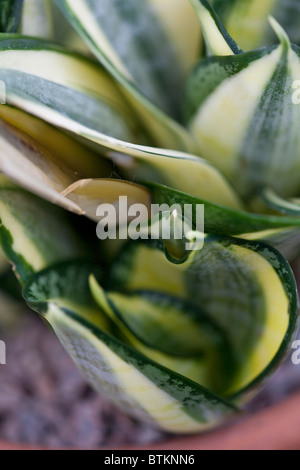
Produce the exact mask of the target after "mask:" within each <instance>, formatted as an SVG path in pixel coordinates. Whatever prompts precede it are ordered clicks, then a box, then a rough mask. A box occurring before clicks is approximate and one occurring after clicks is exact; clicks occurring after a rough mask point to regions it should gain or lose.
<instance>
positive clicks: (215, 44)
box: [189, 0, 242, 56]
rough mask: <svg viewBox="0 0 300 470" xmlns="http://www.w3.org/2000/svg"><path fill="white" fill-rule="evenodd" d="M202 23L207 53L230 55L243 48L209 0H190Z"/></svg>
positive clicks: (237, 52)
mask: <svg viewBox="0 0 300 470" xmlns="http://www.w3.org/2000/svg"><path fill="white" fill-rule="evenodd" d="M189 1H190V3H191V5H192V6H193V8H194V10H195V12H196V13H197V15H198V18H199V20H200V23H201V28H202V33H203V35H204V38H205V42H206V52H207V55H220V56H223V55H224V56H228V55H232V54H239V53H241V52H242V50H241V49H240V48H239V46H238V45H237V44H236V43H235V41H234V40H233V39H232V37H231V36H230V35H229V34H228V32H227V31H226V29H225V28H224V26H223V24H222V23H221V21H220V19H219V17H218V16H217V14H216V12H215V11H214V8H213V7H212V5H211V4H210V2H209V1H208V0H189Z"/></svg>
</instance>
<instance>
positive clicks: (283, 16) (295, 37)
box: [213, 0, 300, 50]
mask: <svg viewBox="0 0 300 470" xmlns="http://www.w3.org/2000/svg"><path fill="white" fill-rule="evenodd" d="M213 5H214V7H215V9H216V11H217V13H218V15H220V17H221V19H222V21H223V24H224V25H225V26H226V29H227V30H228V32H229V33H230V34H231V36H232V37H233V38H234V39H235V40H236V41H237V42H238V43H239V44H240V45H241V47H242V48H243V49H244V50H251V49H255V48H257V47H262V46H267V45H271V44H275V43H276V38H275V36H274V35H273V34H272V32H271V31H270V29H269V27H268V16H269V15H272V16H274V18H276V20H277V21H279V23H280V24H282V26H283V27H284V28H285V30H286V31H287V32H288V34H289V36H290V38H291V40H292V42H293V43H295V44H298V45H299V44H300V33H299V15H300V5H299V3H298V1H297V0H296V1H295V0H264V1H263V2H262V1H260V0H213Z"/></svg>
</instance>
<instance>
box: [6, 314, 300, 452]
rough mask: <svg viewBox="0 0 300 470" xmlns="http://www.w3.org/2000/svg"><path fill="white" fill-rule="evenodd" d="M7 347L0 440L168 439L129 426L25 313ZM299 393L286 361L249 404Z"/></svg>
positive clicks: (296, 372)
mask: <svg viewBox="0 0 300 470" xmlns="http://www.w3.org/2000/svg"><path fill="white" fill-rule="evenodd" d="M0 335H1V339H2V340H4V341H5V342H6V347H7V365H6V366H0V441H10V442H14V443H25V444H34V445H41V446H43V447H51V448H53V447H54V448H66V447H68V448H69V447H79V448H99V447H114V448H118V447H120V446H123V445H126V444H131V445H139V444H140V445H144V444H147V443H150V442H151V443H152V442H155V441H158V440H161V439H164V438H166V437H167V436H165V435H163V434H161V433H159V432H158V431H157V430H154V429H151V428H149V426H145V425H144V424H142V423H139V422H137V421H134V420H132V419H130V418H128V417H127V416H125V415H124V414H123V413H121V412H120V411H118V410H117V409H116V408H115V407H113V406H112V405H110V404H109V403H108V402H107V400H106V399H104V398H103V397H101V396H99V395H98V394H96V393H95V392H94V391H93V390H92V389H91V388H90V387H89V386H88V385H87V384H86V382H85V381H84V379H83V378H82V376H81V374H80V372H79V371H78V370H77V368H76V367H75V366H74V365H73V363H72V361H71V359H70V358H69V357H68V355H67V354H66V353H65V352H64V350H63V349H62V347H61V346H60V344H59V342H58V340H57V339H56V337H55V336H54V334H53V333H52V331H51V330H50V329H49V327H48V326H47V325H46V324H45V323H43V321H41V319H40V318H39V317H37V316H35V315H32V314H31V313H27V315H26V316H25V319H24V320H23V322H22V324H20V325H19V326H18V328H17V329H14V330H11V331H10V333H9V334H6V335H3V333H0ZM296 389H300V366H294V365H293V364H292V361H291V358H289V359H288V361H287V362H286V363H285V364H284V365H283V366H282V368H281V369H280V370H279V371H278V373H277V374H275V376H274V377H272V378H271V379H270V381H269V382H268V385H267V386H266V388H265V389H264V390H263V391H262V392H260V394H259V395H258V396H257V397H256V398H255V400H254V401H253V402H252V403H251V405H250V407H249V410H250V411H251V412H253V411H257V410H260V409H263V408H266V407H268V406H271V405H272V404H274V403H275V402H277V401H280V400H282V399H284V398H285V397H286V396H287V395H288V394H289V393H291V392H293V391H294V390H296Z"/></svg>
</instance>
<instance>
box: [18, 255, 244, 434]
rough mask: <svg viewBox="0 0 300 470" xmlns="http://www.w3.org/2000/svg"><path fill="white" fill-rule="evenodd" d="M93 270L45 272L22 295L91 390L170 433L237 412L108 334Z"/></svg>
mask: <svg viewBox="0 0 300 470" xmlns="http://www.w3.org/2000/svg"><path fill="white" fill-rule="evenodd" d="M94 271H95V270H94V268H93V267H92V266H85V265H83V264H81V265H72V264H71V265H65V266H61V267H57V268H53V269H49V270H47V271H44V272H42V273H39V274H37V275H36V276H35V277H33V278H32V279H31V280H30V281H29V282H28V284H27V285H26V287H25V289H24V297H25V298H26V300H27V302H28V304H29V305H30V306H31V307H32V308H33V309H34V310H36V311H38V312H39V313H41V314H42V315H43V316H44V317H45V318H46V319H47V320H48V322H49V323H50V324H51V326H52V327H53V329H54V331H55V332H56V334H57V336H58V338H59V339H60V341H61V343H62V344H63V346H64V347H65V349H66V350H67V352H68V353H69V354H70V355H71V357H72V358H73V359H74V361H75V362H76V363H77V365H78V366H79V367H80V369H81V370H82V371H83V372H84V374H85V376H86V377H87V379H88V381H89V382H90V383H91V384H92V385H93V386H94V388H96V390H98V391H99V392H100V393H102V394H105V395H106V396H107V397H108V398H109V399H110V400H111V401H113V402H115V403H116V405H117V406H118V407H121V408H122V409H123V410H124V411H126V413H131V415H132V416H134V417H137V418H139V419H143V420H144V421H147V422H150V423H151V424H154V425H156V426H158V427H160V428H161V429H163V430H165V431H168V432H173V433H191V432H198V431H199V430H205V429H210V428H211V427H213V426H214V425H216V424H217V423H220V422H221V421H223V420H224V419H225V418H226V417H227V416H228V415H231V414H233V413H235V412H236V411H237V410H236V408H235V407H234V405H232V404H230V403H229V402H226V401H225V400H224V399H222V398H221V397H218V396H216V395H214V394H213V393H212V392H210V391H208V390H207V389H205V388H204V387H203V386H201V385H199V384H197V383H195V382H193V381H191V380H189V379H187V378H186V377H183V376H181V375H178V374H177V373H176V372H174V371H172V370H170V369H168V368H166V367H164V366H162V365H161V364H159V363H157V362H155V361H153V360H151V359H149V358H148V357H147V356H145V355H144V354H142V353H141V352H139V351H138V350H136V349H133V347H132V346H130V345H128V344H127V343H126V342H124V341H122V340H121V339H119V338H118V337H116V336H115V334H114V335H113V334H112V330H111V328H109V326H107V324H106V322H105V318H104V319H103V314H104V312H103V311H101V309H100V308H99V307H98V306H97V304H96V303H95V301H94V300H93V298H92V296H91V294H90V291H89V283H88V281H89V276H90V275H91V274H93V273H94ZM91 317H94V320H91ZM96 318H97V320H95V319H96ZM101 322H102V327H101V326H100V323H101ZM114 331H116V330H115V327H114Z"/></svg>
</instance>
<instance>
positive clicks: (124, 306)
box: [0, 0, 300, 433]
mask: <svg viewBox="0 0 300 470" xmlns="http://www.w3.org/2000/svg"><path fill="white" fill-rule="evenodd" d="M7 3H8V2H5V1H2V2H0V8H1V10H0V13H1V15H0V16H1V30H2V34H1V35H0V80H2V82H4V83H5V88H6V105H5V106H1V107H0V171H1V176H0V219H1V226H0V242H1V245H2V248H3V251H4V253H5V255H6V257H7V258H8V260H9V261H10V262H11V263H12V264H13V268H14V272H15V274H16V276H17V278H18V280H19V282H20V284H21V286H22V289H23V297H24V299H25V300H26V302H27V304H28V305H29V306H30V307H31V308H32V309H33V310H35V311H36V312H38V313H39V314H40V315H41V316H42V317H43V318H45V319H46V320H47V321H48V322H49V323H50V325H51V326H52V328H53V330H54V332H55V333H56V335H57V337H58V338H59V340H60V341H61V343H62V344H63V346H64V347H65V349H66V350H67V352H68V353H69V354H70V355H71V357H72V358H73V359H74V361H75V363H76V364H77V365H78V366H79V368H80V369H81V370H82V372H83V374H84V375H85V377H86V378H87V380H88V381H89V382H90V383H91V384H92V385H93V386H94V387H95V388H96V390H98V391H99V392H100V393H103V394H105V395H106V396H108V397H109V398H110V399H111V400H112V401H113V402H115V403H116V404H117V406H119V407H120V408H122V409H124V410H126V412H127V413H130V414H131V415H132V416H134V417H138V418H140V419H143V420H144V421H146V422H149V423H150V424H152V425H156V426H158V427H160V428H161V429H162V430H165V431H168V432H173V433H191V432H198V431H203V430H206V429H211V428H213V427H214V426H216V425H218V424H219V423H221V422H223V421H224V420H225V419H228V418H230V417H234V416H236V415H238V413H240V411H241V410H242V409H243V406H244V404H245V402H246V401H248V400H249V399H251V397H252V396H253V394H254V393H255V391H256V390H257V389H259V387H260V386H261V385H262V384H263V383H264V381H265V380H266V378H267V377H268V376H269V375H270V374H271V373H272V372H273V371H274V370H275V369H276V368H277V367H278V365H279V364H280V362H281V361H282V360H283V359H284V357H285V356H286V354H287V353H288V352H289V347H290V344H291V341H292V339H293V336H294V333H295V330H296V326H297V319H298V298H297V288H296V283H295V279H294V275H293V272H292V269H291V268H290V266H289V263H288V261H287V260H286V258H285V257H284V255H286V256H287V257H288V258H293V257H294V256H295V255H296V254H297V253H298V252H299V244H300V236H299V235H300V218H299V208H298V202H297V197H298V196H299V195H300V177H299V165H300V154H299V148H300V145H299V144H300V142H299V137H298V135H299V133H298V132H297V126H298V122H299V117H300V115H299V109H300V108H298V107H297V106H296V105H295V104H293V101H292V95H293V92H294V91H295V90H294V89H293V87H292V82H293V80H297V78H300V76H299V77H297V73H298V70H299V72H300V62H299V60H300V59H299V49H298V47H297V46H296V45H292V44H291V42H290V40H289V38H288V33H289V27H290V28H291V32H292V33H293V21H292V20H293V19H294V18H292V20H291V21H289V20H287V21H285V22H284V26H285V27H286V28H287V32H285V30H284V29H283V28H282V27H281V26H280V25H279V23H278V22H276V21H275V20H274V19H272V20H271V25H272V27H273V29H274V30H275V32H276V34H277V36H278V38H279V45H276V44H275V45H273V46H269V45H268V47H267V48H263V49H257V50H255V49H254V50H251V51H250V52H243V51H242V49H241V46H239V45H238V44H237V42H238V41H239V39H241V43H244V44H245V42H246V43H247V40H248V39H249V44H253V46H252V45H251V47H254V48H255V47H256V41H253V37H251V34H250V33H251V32H250V33H249V32H248V33H247V30H245V31H243V26H242V25H243V24H244V21H245V20H246V19H247V18H248V19H249V22H250V23H251V24H252V22H251V20H252V15H254V14H255V15H256V17H257V18H258V21H257V26H255V28H256V27H258V28H259V33H260V34H259V37H260V38H266V34H265V32H266V31H268V28H270V30H271V26H268V22H267V19H266V17H265V13H266V11H267V10H268V11H270V12H275V13H274V14H276V12H277V11H280V8H281V10H282V11H283V10H285V2H283V1H282V2H280V1H279V0H278V1H277V2H266V3H268V8H267V7H266V8H265V9H264V8H263V7H262V6H261V7H260V10H258V7H257V5H256V3H257V2H254V1H253V2H251V1H249V2H248V4H249V16H248V17H247V15H244V14H243V16H244V17H243V18H241V17H240V14H241V11H240V10H239V9H238V5H237V4H238V2H233V1H232V2H222V1H221V0H219V1H215V2H214V3H215V7H216V10H217V11H219V12H220V15H221V16H222V17H223V19H224V21H225V22H226V23H227V24H229V25H230V24H231V25H232V24H233V26H234V27H235V28H233V32H234V31H239V28H240V29H241V30H242V32H243V33H244V34H242V37H241V38H239V37H238V36H239V34H237V35H236V37H235V38H234V39H233V38H232V37H231V36H230V35H229V33H228V32H227V30H226V29H225V27H224V25H223V24H222V22H221V20H220V19H219V17H218V16H217V13H216V10H214V9H213V7H212V4H211V3H209V2H207V1H206V0H158V1H157V0H126V2H124V1H122V0H72V1H71V0H57V1H56V2H54V1H43V0H35V1H34V0H30V1H29V0H25V1H24V2H19V1H10V2H9V8H8V7H7ZM22 3H23V5H22ZM223 3H224V4H225V3H228V5H227V7H228V8H226V14H225V10H224V8H223V6H224V5H223ZM239 3H243V4H244V3H247V2H239ZM275 3H276V5H275ZM250 4H251V5H250ZM229 6H230V10H229ZM250 6H253V9H252V10H251V9H250ZM255 6H256V7H255ZM275 6H276V8H275ZM20 8H21V10H20ZM277 8H278V9H277ZM250 10H251V11H250ZM20 11H21V13H22V14H21V15H20ZM246 11H248V10H246ZM229 17H230V18H231V19H230V21H229V22H228V18H229ZM233 19H234V20H233ZM61 25H64V26H61ZM230 30H232V28H230ZM62 31H63V33H62ZM247 34H248V37H247ZM292 36H293V34H292ZM235 39H236V41H237V42H235ZM261 40H265V39H261ZM266 41H267V39H266ZM242 45H243V44H242ZM266 45H267V42H266ZM243 47H245V46H244V45H243ZM83 51H84V52H83ZM204 53H205V54H206V55H207V57H203V56H202V55H203V54H204ZM124 195H125V196H127V197H128V199H129V200H130V203H131V204H135V203H141V204H143V205H144V206H146V207H149V206H150V205H151V203H155V204H168V206H169V207H174V205H176V207H179V208H184V206H185V205H189V206H190V207H192V208H193V209H194V210H193V211H192V212H193V215H192V223H193V224H194V229H195V228H196V227H197V211H196V207H197V205H203V206H204V208H205V234H202V235H203V237H204V247H202V246H201V249H200V246H199V249H195V250H194V251H192V252H187V253H182V250H181V251H180V250H179V251H180V253H181V256H179V255H178V252H177V251H176V248H174V246H177V245H176V243H175V240H170V241H169V243H166V242H165V241H164V240H162V239H160V238H159V237H156V239H153V240H143V239H140V240H135V241H134V240H132V241H127V242H126V243H125V242H122V243H120V244H116V243H115V242H105V243H104V242H100V241H99V240H97V238H96V225H95V222H97V221H98V217H97V206H99V204H101V203H110V204H116V203H117V201H118V199H119V197H120V196H124ZM169 215H170V217H174V218H175V217H176V215H175V214H174V212H171V213H170V214H169ZM154 223H155V221H154V220H149V227H151V226H153V224H154ZM194 233H195V232H194ZM199 235H200V234H199ZM173 241H174V243H173ZM181 249H182V247H181ZM174 251H175V252H176V256H175V253H174Z"/></svg>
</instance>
